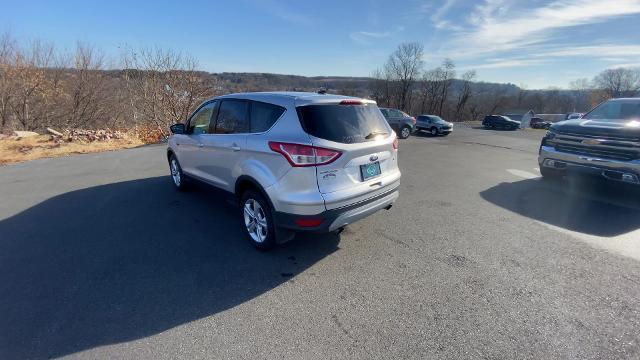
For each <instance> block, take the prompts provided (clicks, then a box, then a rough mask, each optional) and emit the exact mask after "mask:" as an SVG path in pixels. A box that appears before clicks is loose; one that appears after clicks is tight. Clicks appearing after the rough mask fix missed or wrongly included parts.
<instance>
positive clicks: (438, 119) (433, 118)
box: [429, 115, 446, 123]
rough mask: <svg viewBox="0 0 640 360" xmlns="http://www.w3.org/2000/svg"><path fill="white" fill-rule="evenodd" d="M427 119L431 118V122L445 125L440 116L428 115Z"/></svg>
mask: <svg viewBox="0 0 640 360" xmlns="http://www.w3.org/2000/svg"><path fill="white" fill-rule="evenodd" d="M429 117H430V118H431V120H433V122H437V123H445V122H446V121H444V119H443V118H441V117H440V116H436V115H429Z"/></svg>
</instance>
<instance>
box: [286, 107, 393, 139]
mask: <svg viewBox="0 0 640 360" xmlns="http://www.w3.org/2000/svg"><path fill="white" fill-rule="evenodd" d="M298 114H299V117H300V123H301V124H302V127H303V128H304V130H305V131H306V132H307V133H309V134H310V135H313V136H315V137H318V138H321V139H325V140H330V141H335V142H339V143H344V144H351V143H360V142H365V141H371V140H373V139H375V136H371V135H372V134H376V135H385V134H390V133H391V129H390V128H389V125H388V124H387V121H386V120H385V118H384V117H383V116H382V113H381V112H380V110H379V109H378V106H376V105H375V104H366V105H338V104H329V105H326V104H322V105H306V106H300V107H298Z"/></svg>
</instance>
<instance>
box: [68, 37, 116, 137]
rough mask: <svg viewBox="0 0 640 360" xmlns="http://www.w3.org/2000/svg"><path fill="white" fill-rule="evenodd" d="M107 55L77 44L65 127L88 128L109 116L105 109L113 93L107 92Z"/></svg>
mask: <svg viewBox="0 0 640 360" xmlns="http://www.w3.org/2000/svg"><path fill="white" fill-rule="evenodd" d="M104 64H105V60H104V55H102V53H100V52H99V51H97V50H95V48H94V47H92V46H89V45H86V44H83V43H80V42H78V43H77V44H76V50H75V54H74V57H73V71H72V72H71V76H69V78H68V79H66V81H65V94H66V96H67V98H68V100H67V106H66V108H67V109H66V111H65V116H64V119H65V121H64V125H66V126H70V127H74V128H77V127H86V126H87V125H89V124H91V125H94V124H95V123H96V121H97V120H99V119H101V118H103V117H107V116H108V115H107V114H108V112H109V111H110V109H107V108H106V107H105V104H106V103H107V101H108V100H109V97H110V94H109V93H107V92H106V91H105V86H106V80H107V75H106V73H105V72H104V71H102V70H104Z"/></svg>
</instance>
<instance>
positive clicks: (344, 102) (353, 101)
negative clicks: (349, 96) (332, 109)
mask: <svg viewBox="0 0 640 360" xmlns="http://www.w3.org/2000/svg"><path fill="white" fill-rule="evenodd" d="M340 105H364V103H363V102H362V101H361V100H342V101H340Z"/></svg>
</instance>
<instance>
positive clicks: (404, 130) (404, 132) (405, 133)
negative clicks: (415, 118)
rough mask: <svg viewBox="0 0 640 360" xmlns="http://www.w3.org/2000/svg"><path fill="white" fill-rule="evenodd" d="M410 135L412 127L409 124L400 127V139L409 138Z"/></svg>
mask: <svg viewBox="0 0 640 360" xmlns="http://www.w3.org/2000/svg"><path fill="white" fill-rule="evenodd" d="M409 136H411V128H410V127H409V126H403V127H401V128H400V133H399V134H398V137H399V138H400V139H407V138H408V137H409Z"/></svg>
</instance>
